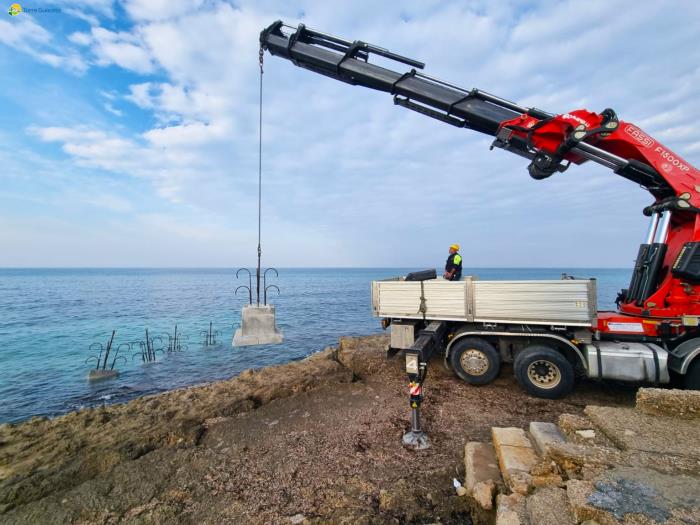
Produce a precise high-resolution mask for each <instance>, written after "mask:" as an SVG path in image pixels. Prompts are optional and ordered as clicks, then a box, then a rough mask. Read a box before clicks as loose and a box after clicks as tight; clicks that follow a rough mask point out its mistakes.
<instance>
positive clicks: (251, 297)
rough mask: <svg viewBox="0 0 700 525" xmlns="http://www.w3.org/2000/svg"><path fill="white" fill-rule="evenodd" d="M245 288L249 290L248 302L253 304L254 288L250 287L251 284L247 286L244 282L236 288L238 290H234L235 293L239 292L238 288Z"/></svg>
mask: <svg viewBox="0 0 700 525" xmlns="http://www.w3.org/2000/svg"><path fill="white" fill-rule="evenodd" d="M241 288H243V289H244V290H248V304H253V290H252V289H251V288H250V286H246V285H245V284H242V285H240V286H238V287H237V288H236V291H235V292H233V295H237V294H238V290H240V289H241Z"/></svg>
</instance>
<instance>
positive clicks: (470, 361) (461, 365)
mask: <svg viewBox="0 0 700 525" xmlns="http://www.w3.org/2000/svg"><path fill="white" fill-rule="evenodd" d="M450 364H451V365H452V369H453V370H454V371H455V373H456V374H457V376H458V377H459V378H460V379H462V380H463V381H466V382H467V383H469V384H470V385H485V384H487V383H490V382H491V381H493V380H494V379H496V377H498V372H499V371H500V370H501V356H500V355H499V354H498V352H497V351H496V349H495V348H494V347H493V345H492V344H491V343H489V342H488V341H486V340H484V339H480V338H478V337H465V338H464V339H459V340H458V341H457V342H456V343H455V344H454V346H453V347H452V349H451V350H450Z"/></svg>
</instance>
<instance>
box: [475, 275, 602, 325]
mask: <svg viewBox="0 0 700 525" xmlns="http://www.w3.org/2000/svg"><path fill="white" fill-rule="evenodd" d="M591 285H592V283H591V281H588V280H583V279H581V280H561V281H473V286H474V320H475V321H500V322H514V321H524V322H528V323H540V322H547V323H548V324H549V323H554V324H568V325H571V324H579V323H583V324H585V325H590V324H591V320H592V318H593V317H594V316H595V310H594V309H591V304H590V299H591V297H590V296H591V292H590V290H589V288H590V286H591ZM594 300H595V299H594Z"/></svg>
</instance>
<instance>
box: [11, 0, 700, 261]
mask: <svg viewBox="0 0 700 525" xmlns="http://www.w3.org/2000/svg"><path fill="white" fill-rule="evenodd" d="M20 3H21V4H22V5H23V6H25V7H28V8H32V7H34V8H36V7H60V8H61V13H57V14H48V13H47V14H40V13H37V14H34V15H32V14H27V13H22V14H20V15H18V16H14V17H10V16H8V15H7V14H6V8H3V12H2V13H1V15H2V16H1V17H0V71H1V72H2V77H1V78H2V80H0V82H1V84H0V86H1V87H2V89H0V102H1V107H2V110H0V166H1V167H0V266H239V265H245V264H252V263H253V262H254V258H255V245H256V235H257V233H256V224H257V223H256V215H255V214H256V208H255V206H256V192H257V189H256V181H257V173H256V170H257V156H256V155H257V144H256V141H257V109H258V106H257V80H258V78H257V46H258V33H259V31H260V30H261V29H262V28H263V27H264V26H266V25H268V24H269V23H271V22H272V21H274V20H277V19H283V20H285V21H286V22H288V23H291V24H297V23H299V22H303V23H305V24H307V25H308V26H310V27H313V28H316V29H320V30H322V31H326V32H331V33H334V34H338V35H341V36H344V37H346V38H347V39H350V40H354V39H361V40H365V41H368V42H371V43H374V44H376V45H379V46H382V47H385V48H389V49H391V50H392V51H395V52H398V53H400V54H404V55H407V56H410V57H414V58H417V59H420V60H422V61H424V62H426V64H427V67H426V72H428V73H429V74H433V75H435V76H438V77H440V78H444V79H446V80H449V81H451V82H453V83H456V84H459V85H462V86H463V87H466V88H471V87H478V88H481V89H484V90H487V91H490V92H492V93H495V94H497V95H500V96H502V97H505V98H508V99H512V100H516V101H518V102H520V103H522V104H524V105H534V106H537V107H540V108H543V109H545V110H548V111H551V112H557V113H563V112H567V111H569V110H573V109H578V108H582V107H585V108H588V109H591V110H594V111H601V110H602V109H604V108H606V107H612V108H614V109H615V110H616V111H617V113H618V115H620V117H621V118H622V119H624V120H627V121H631V122H634V123H636V124H637V125H639V126H641V127H642V128H643V129H645V130H646V131H647V132H649V133H650V134H652V135H653V136H654V137H655V138H657V139H658V140H660V141H662V142H664V143H665V144H666V145H667V146H669V147H670V148H671V149H673V150H675V151H676V152H677V153H679V154H680V155H681V156H683V157H685V158H686V159H687V160H688V161H690V162H691V163H693V164H695V165H698V163H699V162H698V161H699V160H700V159H698V157H699V156H700V138H699V137H698V135H697V133H696V129H695V123H696V122H697V120H698V117H700V102H699V99H700V96H699V95H700V90H699V89H698V85H700V83H699V82H698V81H699V80H700V60H699V58H700V56H699V55H700V46H698V45H697V37H698V35H699V34H700V16H699V15H700V6H699V5H698V4H697V2H690V1H688V2H669V3H661V2H633V1H610V0H608V1H586V2H583V1H576V2H566V1H561V2H548V1H541V2H528V1H518V2H515V1H513V2H509V1H499V2H486V1H473V2H430V1H420V2H419V1H415V2H384V3H380V2H363V1H356V2H327V1H325V2H324V1H285V2H269V1H258V2H236V3H227V2H220V1H213V2H208V1H207V2H197V1H194V2H193V1H190V2H181V1H177V0H171V1H161V0H151V1H146V0H133V1H127V2H124V3H117V2H109V1H101V0H77V1H71V2H53V3H46V2H35V3H25V2H20ZM7 7H9V3H8V6H7ZM263 129H264V136H265V141H264V160H263V169H264V175H263V177H264V205H263V239H264V243H263V246H264V259H265V260H264V262H266V263H268V264H269V265H275V266H356V265H357V266H404V267H406V266H415V267H421V266H429V265H436V264H440V263H441V262H442V261H443V259H444V257H445V255H446V253H445V252H446V249H447V246H448V245H449V244H451V243H453V242H459V243H460V244H461V245H462V246H463V250H462V251H463V255H464V257H465V263H466V264H467V265H468V266H471V267H475V266H476V267H478V266H543V267H553V266H589V267H628V266H631V265H632V264H633V259H634V257H635V255H636V252H637V246H638V244H639V243H640V242H641V241H642V238H643V236H644V232H645V229H646V220H645V218H644V217H643V216H642V215H641V209H642V207H643V206H645V205H647V204H648V203H649V202H650V200H651V198H650V196H649V195H648V194H647V193H646V192H645V191H643V190H641V189H640V188H638V187H636V186H635V185H634V184H632V183H630V182H628V181H625V180H623V179H621V178H619V177H617V176H615V175H614V174H612V173H611V172H609V171H607V170H605V169H603V168H601V167H598V166H593V165H584V166H578V167H572V168H571V169H570V170H568V171H567V172H566V173H564V174H560V175H557V176H554V177H552V178H550V179H547V180H545V181H535V180H533V179H531V178H530V177H529V176H528V175H527V172H526V170H525V167H526V163H525V161H524V160H523V159H520V158H518V157H515V156H512V155H510V154H508V153H506V152H502V151H489V149H488V146H489V144H490V139H489V137H485V136H481V135H478V134H475V133H472V132H469V131H465V130H460V129H456V128H453V127H451V126H446V125H445V124H442V123H440V122H437V121H433V120H431V119H428V118H426V117H422V116H420V115H417V114H413V113H412V112H409V111H406V110H404V109H402V108H399V107H396V106H394V105H393V104H392V101H391V98H390V97H389V96H388V95H386V94H383V93H376V92H372V91H370V90H366V89H363V88H359V87H352V86H348V85H345V84H342V83H339V82H335V81H333V80H330V79H327V78H324V77H321V76H319V75H315V74H312V73H310V72H308V71H305V70H302V69H299V68H296V67H294V66H293V65H292V64H291V63H289V62H286V61H284V60H280V59H277V58H273V57H271V56H270V55H266V66H265V105H264V124H263Z"/></svg>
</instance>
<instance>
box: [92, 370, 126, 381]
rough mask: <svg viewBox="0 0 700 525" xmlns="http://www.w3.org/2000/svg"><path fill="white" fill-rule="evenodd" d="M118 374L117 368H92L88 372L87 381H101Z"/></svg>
mask: <svg viewBox="0 0 700 525" xmlns="http://www.w3.org/2000/svg"><path fill="white" fill-rule="evenodd" d="M118 375H119V370H95V369H94V368H93V369H92V370H90V372H89V373H88V381H103V380H105V379H113V378H115V377H117V376H118Z"/></svg>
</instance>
